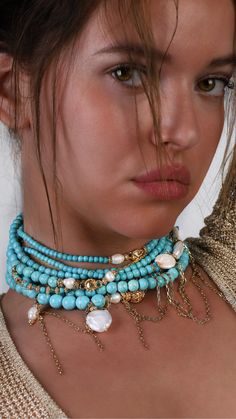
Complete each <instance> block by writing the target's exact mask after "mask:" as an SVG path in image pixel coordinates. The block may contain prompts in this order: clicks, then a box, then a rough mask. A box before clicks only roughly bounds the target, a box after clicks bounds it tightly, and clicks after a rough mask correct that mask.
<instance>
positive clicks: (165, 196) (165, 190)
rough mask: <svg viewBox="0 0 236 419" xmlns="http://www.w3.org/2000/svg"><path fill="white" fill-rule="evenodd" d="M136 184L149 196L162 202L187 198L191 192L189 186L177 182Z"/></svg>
mask: <svg viewBox="0 0 236 419" xmlns="http://www.w3.org/2000/svg"><path fill="white" fill-rule="evenodd" d="M134 183H135V185H136V186H137V187H138V188H140V189H142V190H143V191H144V192H145V193H146V194H147V195H149V196H152V197H154V198H156V199H159V200H162V201H170V200H172V199H181V198H185V197H186V195H187V194H188V191H189V188H188V185H184V184H183V183H180V182H177V181H175V180H170V181H156V182H134Z"/></svg>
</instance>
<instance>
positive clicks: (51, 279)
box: [48, 276, 57, 288]
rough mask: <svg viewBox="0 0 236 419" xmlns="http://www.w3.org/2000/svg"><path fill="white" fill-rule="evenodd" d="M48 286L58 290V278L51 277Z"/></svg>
mask: <svg viewBox="0 0 236 419" xmlns="http://www.w3.org/2000/svg"><path fill="white" fill-rule="evenodd" d="M48 285H49V286H50V287H52V288H56V286H57V277H56V276H50V277H49V278H48Z"/></svg>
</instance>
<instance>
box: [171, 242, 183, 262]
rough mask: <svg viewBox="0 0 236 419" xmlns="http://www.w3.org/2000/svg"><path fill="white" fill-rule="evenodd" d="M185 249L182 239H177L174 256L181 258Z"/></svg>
mask: <svg viewBox="0 0 236 419" xmlns="http://www.w3.org/2000/svg"><path fill="white" fill-rule="evenodd" d="M183 251H184V244H183V242H182V241H181V240H179V241H177V242H176V243H175V245H174V249H173V256H174V257H175V259H179V258H180V256H181V255H182V253H183Z"/></svg>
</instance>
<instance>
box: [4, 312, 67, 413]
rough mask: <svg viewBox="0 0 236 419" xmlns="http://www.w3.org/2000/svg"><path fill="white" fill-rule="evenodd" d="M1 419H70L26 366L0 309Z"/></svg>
mask: <svg viewBox="0 0 236 419" xmlns="http://www.w3.org/2000/svg"><path fill="white" fill-rule="evenodd" d="M0 418H1V419H29V418H38V419H49V418H53V419H57V418H67V416H66V415H65V414H64V413H63V411H62V410H61V409H60V408H59V407H58V406H57V405H56V403H55V402H54V401H53V400H52V398H51V397H50V396H49V395H48V393H47V392H46V391H45V390H44V388H43V387H42V386H41V384H40V383H39V382H38V381H37V380H36V378H35V377H34V376H33V374H32V373H31V371H30V370H29V368H28V367H27V366H26V364H25V363H24V361H23V359H22V358H21V356H20V354H19V353H18V352H17V349H16V347H15V345H14V343H13V341H12V339H11V336H10V334H9V333H8V330H7V327H6V323H5V320H4V317H3V313H2V310H1V308H0Z"/></svg>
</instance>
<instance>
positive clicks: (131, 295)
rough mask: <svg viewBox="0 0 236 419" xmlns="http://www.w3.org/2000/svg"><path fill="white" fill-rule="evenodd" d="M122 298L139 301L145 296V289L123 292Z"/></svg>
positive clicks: (134, 301) (133, 301)
mask: <svg viewBox="0 0 236 419" xmlns="http://www.w3.org/2000/svg"><path fill="white" fill-rule="evenodd" d="M121 295H122V297H123V299H124V300H126V301H128V302H130V303H140V302H141V301H142V300H143V299H144V297H145V291H140V290H139V291H135V292H130V291H128V292H124V293H121Z"/></svg>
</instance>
